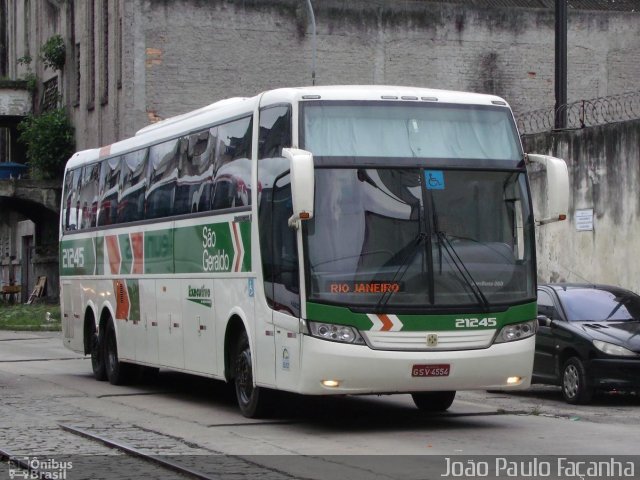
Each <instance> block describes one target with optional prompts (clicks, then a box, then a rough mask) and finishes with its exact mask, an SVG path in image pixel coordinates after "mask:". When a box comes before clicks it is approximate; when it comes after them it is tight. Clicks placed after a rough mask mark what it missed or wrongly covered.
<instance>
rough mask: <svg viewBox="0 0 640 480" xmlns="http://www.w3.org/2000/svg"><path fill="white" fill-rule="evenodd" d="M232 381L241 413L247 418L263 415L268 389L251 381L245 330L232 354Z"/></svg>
mask: <svg viewBox="0 0 640 480" xmlns="http://www.w3.org/2000/svg"><path fill="white" fill-rule="evenodd" d="M234 383H235V389H236V398H237V399H238V407H239V408H240V412H241V413H242V415H244V416H245V417H248V418H259V417H262V416H264V415H265V414H266V413H267V411H268V410H269V408H270V406H271V405H270V403H271V402H270V398H269V397H270V393H271V392H269V390H267V389H264V388H262V387H258V386H256V385H254V383H253V366H252V363H251V346H250V345H249V337H247V333H246V332H244V331H243V332H242V334H241V335H240V336H239V337H238V343H237V344H236V350H235V355H234Z"/></svg>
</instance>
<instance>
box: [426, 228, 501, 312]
mask: <svg viewBox="0 0 640 480" xmlns="http://www.w3.org/2000/svg"><path fill="white" fill-rule="evenodd" d="M436 237H437V239H438V245H442V246H443V247H444V249H445V251H446V252H447V254H448V255H449V257H451V260H452V261H453V264H454V265H455V266H456V269H457V270H458V272H459V273H460V276H461V277H462V278H463V279H464V281H465V283H466V284H467V285H468V286H469V288H470V289H471V292H472V293H473V296H474V297H476V300H477V301H478V303H480V304H481V305H482V306H483V307H484V309H485V310H486V311H488V310H489V307H490V304H489V301H488V300H487V297H486V296H485V295H484V293H482V289H481V288H480V287H479V286H478V284H477V283H476V281H475V280H474V279H473V277H472V276H471V273H469V270H468V269H467V267H466V265H465V264H464V262H463V261H462V259H461V258H460V256H459V255H458V252H456V249H455V248H454V247H453V244H452V243H451V240H449V237H448V236H447V234H446V233H445V232H441V231H436ZM440 268H441V269H442V265H441V266H440Z"/></svg>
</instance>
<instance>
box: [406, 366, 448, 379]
mask: <svg viewBox="0 0 640 480" xmlns="http://www.w3.org/2000/svg"><path fill="white" fill-rule="evenodd" d="M449 370H450V366H449V364H448V363H442V364H436V365H414V366H413V367H412V368H411V376H412V377H448V376H449Z"/></svg>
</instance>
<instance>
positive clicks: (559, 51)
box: [554, 0, 567, 128]
mask: <svg viewBox="0 0 640 480" xmlns="http://www.w3.org/2000/svg"><path fill="white" fill-rule="evenodd" d="M555 90H556V105H555V122H554V123H555V128H567V110H566V107H565V105H566V104H567V0H556V70H555Z"/></svg>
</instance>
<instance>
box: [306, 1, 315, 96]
mask: <svg viewBox="0 0 640 480" xmlns="http://www.w3.org/2000/svg"><path fill="white" fill-rule="evenodd" d="M307 9H308V11H309V17H310V20H311V45H312V49H313V52H312V53H311V56H312V58H311V85H315V84H316V55H317V53H316V16H315V14H314V13H313V6H312V5H311V0H307Z"/></svg>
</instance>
